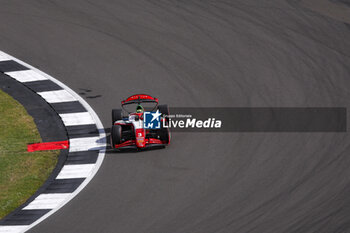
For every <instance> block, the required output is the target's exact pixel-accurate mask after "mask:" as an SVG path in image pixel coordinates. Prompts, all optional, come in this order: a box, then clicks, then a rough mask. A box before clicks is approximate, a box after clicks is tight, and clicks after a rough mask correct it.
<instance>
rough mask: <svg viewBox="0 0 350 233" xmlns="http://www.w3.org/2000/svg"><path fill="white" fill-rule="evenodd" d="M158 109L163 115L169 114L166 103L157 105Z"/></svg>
mask: <svg viewBox="0 0 350 233" xmlns="http://www.w3.org/2000/svg"><path fill="white" fill-rule="evenodd" d="M158 109H159V111H160V112H161V113H162V116H163V117H164V115H166V116H169V107H168V105H167V104H163V105H158Z"/></svg>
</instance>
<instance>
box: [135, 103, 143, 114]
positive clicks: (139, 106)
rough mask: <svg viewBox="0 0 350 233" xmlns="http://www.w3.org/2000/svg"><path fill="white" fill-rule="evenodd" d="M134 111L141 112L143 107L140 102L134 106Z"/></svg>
mask: <svg viewBox="0 0 350 233" xmlns="http://www.w3.org/2000/svg"><path fill="white" fill-rule="evenodd" d="M136 113H143V107H142V106H141V105H140V104H139V105H137V107H136Z"/></svg>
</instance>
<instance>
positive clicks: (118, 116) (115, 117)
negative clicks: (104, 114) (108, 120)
mask: <svg viewBox="0 0 350 233" xmlns="http://www.w3.org/2000/svg"><path fill="white" fill-rule="evenodd" d="M122 119H123V110H121V109H113V110H112V125H114V122H116V121H119V120H122Z"/></svg>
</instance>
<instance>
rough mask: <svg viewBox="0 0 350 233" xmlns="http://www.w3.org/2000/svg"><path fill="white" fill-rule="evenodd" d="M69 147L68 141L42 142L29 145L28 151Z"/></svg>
mask: <svg viewBox="0 0 350 233" xmlns="http://www.w3.org/2000/svg"><path fill="white" fill-rule="evenodd" d="M68 147H69V144H68V141H60V142H42V143H34V144H29V145H28V146H27V150H28V152H33V151H38V150H60V149H67V148H68Z"/></svg>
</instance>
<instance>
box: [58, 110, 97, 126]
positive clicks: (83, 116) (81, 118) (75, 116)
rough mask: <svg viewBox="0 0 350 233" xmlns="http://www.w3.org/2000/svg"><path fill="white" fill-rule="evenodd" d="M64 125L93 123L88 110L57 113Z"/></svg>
mask: <svg viewBox="0 0 350 233" xmlns="http://www.w3.org/2000/svg"><path fill="white" fill-rule="evenodd" d="M59 115H60V117H61V118H62V121H63V123H64V125H65V126H73V125H90V124H95V121H94V120H93V119H92V117H91V115H90V113H89V112H78V113H66V114H59Z"/></svg>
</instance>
